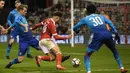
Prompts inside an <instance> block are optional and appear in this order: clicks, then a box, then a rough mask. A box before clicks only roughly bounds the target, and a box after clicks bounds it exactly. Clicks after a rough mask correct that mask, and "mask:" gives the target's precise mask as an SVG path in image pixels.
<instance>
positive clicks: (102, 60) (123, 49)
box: [0, 0, 130, 73]
mask: <svg viewBox="0 0 130 73" xmlns="http://www.w3.org/2000/svg"><path fill="white" fill-rule="evenodd" d="M14 1H15V0H6V4H5V7H4V8H3V9H2V12H1V14H0V24H2V25H3V26H4V27H5V28H7V27H8V25H7V16H8V13H9V12H10V11H11V10H12V9H13V8H14ZM20 1H21V2H22V3H25V4H27V5H28V6H29V10H28V14H27V19H28V23H29V25H30V26H33V25H34V24H37V23H39V22H40V21H42V20H43V19H45V18H47V17H51V16H52V13H53V12H54V11H57V10H60V11H62V12H63V14H64V15H63V17H62V21H61V23H60V25H57V30H58V33H59V34H60V35H63V36H65V35H67V34H69V33H70V32H71V11H70V10H71V3H70V2H71V1H70V0H59V2H58V0H20ZM123 2H125V0H74V24H76V23H77V22H78V21H79V20H80V19H81V18H82V17H84V16H85V15H86V12H85V7H86V6H87V4H89V3H93V4H95V5H96V6H97V7H98V13H99V12H100V10H105V11H106V12H107V14H108V15H109V16H110V18H111V20H112V22H113V23H114V25H115V26H116V28H117V30H118V32H119V34H120V35H121V41H122V42H121V43H122V44H123V45H122V44H118V45H116V47H117V50H118V52H119V53H120V56H121V59H122V61H123V64H124V66H125V67H126V68H127V69H128V70H130V58H129V57H130V53H129V51H130V45H129V44H130V1H129V0H126V2H127V3H126V4H125V3H123ZM86 27H87V26H86ZM86 27H82V28H81V29H80V30H81V31H80V33H79V34H78V35H75V43H76V44H75V46H74V47H73V48H72V47H71V46H70V44H59V46H60V48H61V50H62V53H63V55H68V54H69V55H70V56H71V57H70V59H69V60H67V61H65V62H64V63H63V66H65V67H66V68H67V70H65V71H58V70H56V69H55V62H46V61H42V63H41V67H40V68H38V67H37V65H36V64H35V59H29V58H27V57H25V59H24V62H22V63H21V64H17V65H14V66H12V67H11V68H10V69H5V66H6V65H7V63H8V62H9V61H11V60H12V59H14V58H16V57H17V54H18V44H17V43H15V44H14V45H13V47H12V49H11V54H10V58H11V59H10V60H7V59H6V58H5V51H6V48H7V42H8V40H9V39H8V38H9V36H8V35H0V73H85V72H86V71H85V67H84V53H85V51H86V47H87V42H88V39H89V36H90V34H91V33H90V32H89V31H88V28H86ZM38 30H39V29H38ZM33 34H34V36H36V38H37V39H39V33H38V31H33ZM125 37H127V39H128V40H126V39H125ZM125 41H128V44H126V43H125ZM58 42H59V43H70V40H65V41H58ZM77 43H78V44H77ZM31 54H32V55H33V56H36V55H44V54H43V52H41V51H36V50H35V49H33V48H31ZM74 57H76V58H79V59H80V60H81V65H80V66H79V67H78V68H74V67H73V66H72V64H71V60H72V59H73V58H74ZM91 67H92V72H93V73H120V70H119V69H118V66H117V63H116V62H115V60H114V58H113V54H112V53H111V51H110V50H109V49H107V47H105V46H104V45H103V46H102V47H101V50H99V51H98V52H96V53H95V54H93V55H92V58H91ZM128 73H130V72H128Z"/></svg>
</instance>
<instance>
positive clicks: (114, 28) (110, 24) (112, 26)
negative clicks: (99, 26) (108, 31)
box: [104, 16, 117, 33]
mask: <svg viewBox="0 0 130 73" xmlns="http://www.w3.org/2000/svg"><path fill="white" fill-rule="evenodd" d="M104 19H105V23H107V24H108V25H109V26H110V27H111V28H112V30H113V31H114V33H117V30H116V27H115V26H114V24H113V23H112V22H111V20H109V19H107V18H106V17H105V16H104Z"/></svg>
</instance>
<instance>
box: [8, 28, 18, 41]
mask: <svg viewBox="0 0 130 73" xmlns="http://www.w3.org/2000/svg"><path fill="white" fill-rule="evenodd" d="M17 35H18V32H17V31H16V30H14V29H13V30H11V32H10V38H13V39H14V40H16V38H17Z"/></svg>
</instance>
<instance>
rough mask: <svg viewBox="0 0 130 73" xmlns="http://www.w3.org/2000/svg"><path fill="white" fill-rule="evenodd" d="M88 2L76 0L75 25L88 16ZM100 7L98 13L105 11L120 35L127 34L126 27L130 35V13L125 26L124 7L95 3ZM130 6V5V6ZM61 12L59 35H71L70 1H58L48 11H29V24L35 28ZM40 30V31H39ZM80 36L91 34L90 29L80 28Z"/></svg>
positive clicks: (35, 32) (40, 9)
mask: <svg viewBox="0 0 130 73" xmlns="http://www.w3.org/2000/svg"><path fill="white" fill-rule="evenodd" d="M90 3H91V2H88V1H86V0H74V24H76V23H77V22H78V21H79V20H80V19H81V18H83V17H85V16H86V9H85V8H86V6H87V5H88V4H90ZM93 4H94V5H96V6H97V7H98V10H97V13H100V11H102V10H104V11H105V12H106V14H107V15H109V16H110V20H111V21H112V22H113V23H114V25H115V26H116V28H117V30H118V32H119V33H120V34H125V26H126V29H127V30H128V33H129V34H130V13H129V16H127V17H128V18H127V19H126V21H127V22H126V25H124V7H123V5H116V4H104V3H93ZM129 6H130V5H129ZM55 11H61V12H62V13H63V16H62V19H61V22H60V23H59V24H58V25H57V32H58V33H59V34H68V33H71V2H70V0H63V1H60V0H59V1H58V3H57V4H56V5H53V6H51V7H50V8H48V9H46V10H45V9H42V8H38V9H34V10H32V11H29V12H28V14H27V19H28V23H29V25H30V26H33V25H35V24H37V23H39V22H41V21H42V20H44V19H46V18H48V17H51V16H52V15H53V12H55ZM38 30H40V29H38ZM80 30H82V31H80V32H79V34H90V33H91V32H90V31H88V30H89V29H88V28H87V26H86V27H81V28H80ZM33 33H34V34H39V31H37V30H36V31H33Z"/></svg>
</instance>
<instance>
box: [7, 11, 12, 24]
mask: <svg viewBox="0 0 130 73" xmlns="http://www.w3.org/2000/svg"><path fill="white" fill-rule="evenodd" d="M11 18H12V13H10V14H9V15H8V18H7V22H8V24H9V26H11V25H12V23H11Z"/></svg>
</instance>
